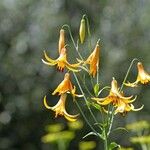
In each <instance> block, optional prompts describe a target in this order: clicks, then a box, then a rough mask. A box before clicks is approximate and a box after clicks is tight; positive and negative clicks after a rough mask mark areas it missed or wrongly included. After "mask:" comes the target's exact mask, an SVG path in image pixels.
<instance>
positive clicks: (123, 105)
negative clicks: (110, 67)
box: [92, 78, 143, 113]
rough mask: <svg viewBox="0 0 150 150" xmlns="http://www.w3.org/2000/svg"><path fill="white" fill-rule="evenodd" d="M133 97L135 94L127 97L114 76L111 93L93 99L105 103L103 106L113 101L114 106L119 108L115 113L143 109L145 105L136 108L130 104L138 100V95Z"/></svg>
mask: <svg viewBox="0 0 150 150" xmlns="http://www.w3.org/2000/svg"><path fill="white" fill-rule="evenodd" d="M132 97H133V96H128V97H125V96H124V94H123V92H120V91H119V88H118V83H117V81H116V80H115V78H113V80H112V82H111V90H110V92H109V95H108V96H107V97H105V98H92V99H93V100H96V101H97V103H98V104H100V105H103V106H105V105H108V104H110V103H112V104H113V105H114V107H117V109H116V110H115V113H118V112H120V113H124V112H127V111H131V110H132V111H138V110H141V109H142V108H143V106H142V107H141V108H138V109H134V106H133V105H132V104H130V103H132V102H134V101H135V100H136V97H135V98H134V99H132Z"/></svg>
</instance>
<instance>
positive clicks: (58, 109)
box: [44, 93, 78, 121]
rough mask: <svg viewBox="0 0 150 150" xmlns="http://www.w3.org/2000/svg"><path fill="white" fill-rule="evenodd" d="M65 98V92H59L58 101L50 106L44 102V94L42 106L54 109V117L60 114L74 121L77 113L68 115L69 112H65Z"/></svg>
mask: <svg viewBox="0 0 150 150" xmlns="http://www.w3.org/2000/svg"><path fill="white" fill-rule="evenodd" d="M66 98H67V94H66V93H65V94H61V96H60V99H59V101H58V103H57V104H56V105H55V106H53V107H50V106H49V105H48V104H47V102H46V96H45V97H44V106H45V107H46V108H47V109H50V110H53V111H55V117H57V116H58V115H60V116H64V117H65V118H66V119H67V120H68V121H76V120H77V116H78V114H77V115H70V114H68V113H67V111H66V109H65V103H66Z"/></svg>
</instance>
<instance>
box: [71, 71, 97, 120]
mask: <svg viewBox="0 0 150 150" xmlns="http://www.w3.org/2000/svg"><path fill="white" fill-rule="evenodd" d="M73 75H74V77H75V79H76V81H77V84H78V86H79V89H80V91H81V93H82V95H83V98H84V100H85V102H86V105H87V107H88V110H89V112H90V113H91V116H92V117H93V119H94V121H95V122H96V123H98V121H97V119H96V118H95V116H94V114H93V112H92V110H91V108H90V107H89V105H88V104H87V103H88V101H87V99H86V97H85V95H84V92H83V90H82V87H81V85H80V83H79V80H78V78H77V76H76V74H75V73H74V72H73Z"/></svg>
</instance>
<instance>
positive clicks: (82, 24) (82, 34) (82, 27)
mask: <svg viewBox="0 0 150 150" xmlns="http://www.w3.org/2000/svg"><path fill="white" fill-rule="evenodd" d="M79 36H80V41H81V44H82V43H83V42H84V39H85V19H84V18H82V19H81V22H80V29H79Z"/></svg>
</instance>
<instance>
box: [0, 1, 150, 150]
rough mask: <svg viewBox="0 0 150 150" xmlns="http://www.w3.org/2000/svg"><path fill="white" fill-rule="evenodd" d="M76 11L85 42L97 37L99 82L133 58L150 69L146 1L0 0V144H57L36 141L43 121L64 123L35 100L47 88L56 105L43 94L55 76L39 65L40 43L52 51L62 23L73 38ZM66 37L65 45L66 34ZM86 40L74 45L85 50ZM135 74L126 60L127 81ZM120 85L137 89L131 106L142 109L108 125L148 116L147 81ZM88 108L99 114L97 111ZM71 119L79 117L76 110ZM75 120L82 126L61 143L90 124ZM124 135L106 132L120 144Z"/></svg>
mask: <svg viewBox="0 0 150 150" xmlns="http://www.w3.org/2000/svg"><path fill="white" fill-rule="evenodd" d="M83 14H87V16H88V18H89V22H90V27H91V33H92V39H91V40H92V47H94V46H95V43H96V41H97V39H98V38H100V39H101V45H102V48H101V60H100V84H101V86H102V87H103V86H105V85H109V84H110V82H111V80H112V77H115V78H116V79H117V80H118V82H119V83H120V84H121V82H122V81H123V78H124V76H125V74H126V71H127V69H128V66H129V64H130V62H131V61H132V59H133V58H135V57H136V58H139V59H140V60H141V61H142V62H143V64H144V66H145V68H146V70H147V71H148V72H150V17H149V14H150V1H149V0H132V1H131V0H72V1H71V0H0V150H38V149H39V150H55V149H56V150H57V149H58V147H57V145H56V144H54V143H53V142H50V143H43V142H42V140H41V138H42V137H43V136H44V135H46V134H47V130H46V129H45V127H46V126H47V125H51V124H54V123H61V124H63V126H64V128H63V130H66V131H67V129H69V126H68V124H67V121H66V120H65V119H64V118H58V119H55V118H54V113H53V112H51V111H47V110H46V109H45V108H44V106H43V100H42V99H43V96H44V95H49V99H50V100H51V101H49V102H50V103H49V104H51V105H54V104H56V102H57V100H58V99H59V97H57V96H51V93H52V91H53V90H54V89H55V87H56V86H57V85H58V83H60V81H61V80H62V79H63V75H62V73H60V72H57V71H56V68H55V67H51V68H50V67H48V66H46V65H44V64H42V62H41V58H43V50H47V52H48V53H49V54H50V56H51V57H52V58H56V57H57V56H58V52H57V46H58V37H59V30H60V28H61V26H62V25H63V24H66V23H67V24H69V25H70V26H71V29H72V32H73V35H74V38H75V39H76V40H77V39H78V30H79V24H80V19H81V17H82V15H83ZM67 43H68V44H70V45H72V43H71V40H70V38H69V36H67ZM86 45H88V41H86V43H85V45H83V46H81V47H80V48H81V51H82V52H83V54H84V53H85V55H88V54H89V51H91V50H89V49H88V48H87V46H86ZM71 50H73V48H72V49H71ZM71 50H70V51H71ZM71 53H72V52H70V54H69V55H71ZM136 74H137V71H136V66H135V65H134V67H133V69H132V71H131V73H130V75H129V80H130V81H133V80H135V78H136ZM72 77H73V76H72ZM72 80H73V78H72ZM73 83H75V82H74V81H73ZM127 92H128V94H129V95H130V94H131V93H134V94H137V95H139V96H138V98H137V101H136V103H135V106H136V107H139V106H140V105H141V104H144V105H145V106H144V109H143V110H142V111H140V112H134V113H132V112H131V113H129V114H128V115H127V116H125V117H122V116H121V115H117V117H116V118H117V120H116V121H115V122H114V127H116V126H125V125H126V124H128V123H130V122H134V121H136V120H140V119H146V120H149V119H150V118H149V114H150V107H149V106H150V99H149V97H150V89H149V85H147V86H140V87H138V88H137V89H130V90H127ZM70 101H72V100H71V97H70ZM83 105H84V103H83ZM68 106H69V107H67V110H68V112H70V113H71V114H75V113H77V112H78V109H77V107H76V106H75V104H73V105H69V104H68ZM83 109H84V108H83ZM83 111H85V113H88V112H87V111H86V110H83ZM95 115H96V116H97V118H98V119H99V117H100V114H99V112H98V111H95ZM79 118H80V119H81V120H83V119H82V116H80V117H79ZM89 119H90V118H89ZM83 124H84V127H83V128H82V129H80V130H76V131H73V133H74V134H75V135H74V138H73V139H72V140H71V142H70V143H69V144H68V149H69V150H78V149H79V146H78V145H79V142H81V141H83V139H82V137H83V136H84V135H85V134H86V133H88V132H89V131H90V128H89V127H88V126H87V125H86V124H85V123H84V121H83ZM122 134H123V136H122ZM129 136H130V135H129V133H126V132H122V131H121V132H116V133H114V134H113V135H112V139H114V140H115V141H116V142H117V143H120V144H121V145H123V146H125V147H126V146H131V143H130V142H129V140H128V137H129ZM85 140H87V141H88V140H90V141H95V142H96V148H95V149H99V150H100V149H103V148H102V147H103V144H102V141H98V139H97V138H95V137H93V136H91V137H89V138H86V139H85ZM134 147H135V149H136V150H138V148H139V147H138V146H137V145H134Z"/></svg>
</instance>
